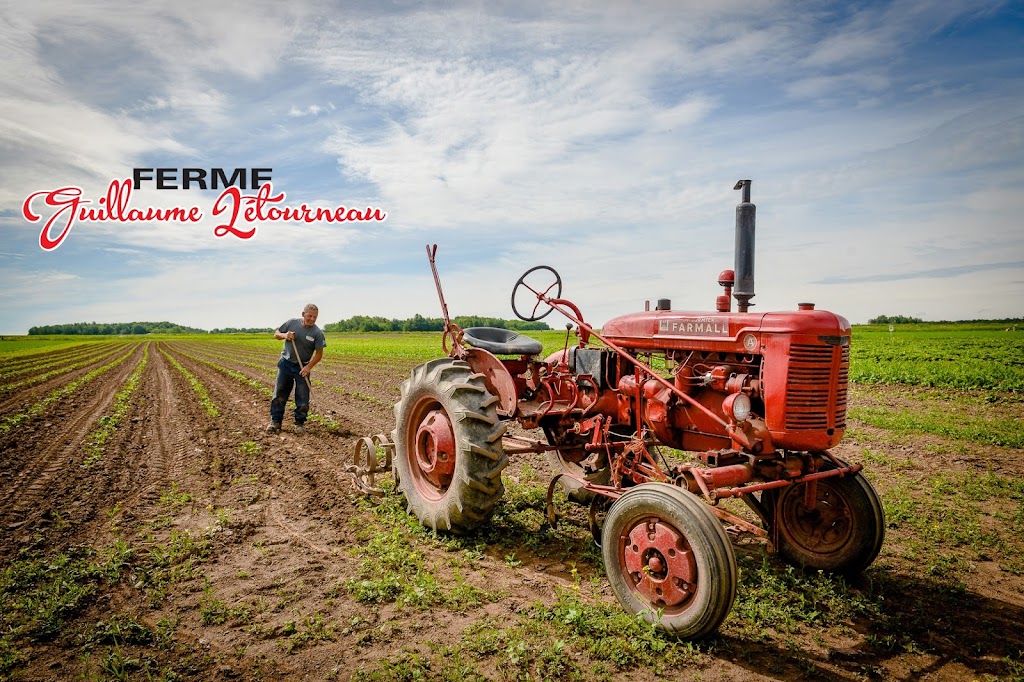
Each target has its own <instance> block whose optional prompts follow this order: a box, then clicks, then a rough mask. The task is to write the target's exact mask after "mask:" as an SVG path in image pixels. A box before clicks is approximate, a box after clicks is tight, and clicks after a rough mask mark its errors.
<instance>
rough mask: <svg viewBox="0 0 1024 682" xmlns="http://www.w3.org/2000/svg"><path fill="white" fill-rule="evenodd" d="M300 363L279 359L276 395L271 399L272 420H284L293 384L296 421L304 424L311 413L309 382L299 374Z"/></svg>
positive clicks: (278, 421)
mask: <svg viewBox="0 0 1024 682" xmlns="http://www.w3.org/2000/svg"><path fill="white" fill-rule="evenodd" d="M299 371H300V368H299V365H298V363H295V362H291V361H289V360H285V359H284V358H283V357H282V358H281V359H280V360H278V361H277V383H276V384H275V385H274V397H273V398H271V400H270V421H272V422H277V423H278V424H280V423H281V422H282V421H284V408H285V407H286V406H287V405H288V396H289V395H291V392H292V386H294V387H295V423H296V424H303V423H305V421H306V415H307V414H309V384H307V383H306V380H305V379H304V378H303V377H301V376H300V375H299Z"/></svg>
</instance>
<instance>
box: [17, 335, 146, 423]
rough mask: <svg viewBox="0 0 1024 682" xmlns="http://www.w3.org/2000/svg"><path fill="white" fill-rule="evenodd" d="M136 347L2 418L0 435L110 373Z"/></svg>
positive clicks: (44, 411) (135, 346)
mask: <svg viewBox="0 0 1024 682" xmlns="http://www.w3.org/2000/svg"><path fill="white" fill-rule="evenodd" d="M137 347H138V344H133V345H132V346H131V347H130V348H129V349H128V352H126V353H125V354H124V355H122V356H121V357H119V358H117V359H115V360H113V361H112V362H108V363H107V364H105V365H103V366H102V367H97V368H96V369H94V370H92V371H91V372H89V373H88V374H85V375H83V376H81V377H79V378H78V379H75V380H74V381H72V382H70V383H68V384H65V385H64V386H61V387H60V388H57V389H54V390H53V391H50V393H48V394H47V395H46V396H45V397H43V398H42V399H40V400H38V401H37V402H35V403H34V404H33V405H31V406H30V407H29V408H27V409H26V410H25V411H23V412H19V413H17V414H12V415H10V416H7V417H4V419H3V421H2V422H0V435H4V434H7V433H8V432H10V430H11V429H13V428H14V427H16V426H18V425H19V424H21V423H22V422H24V421H25V420H27V419H30V418H32V417H38V416H40V415H42V414H45V413H46V411H47V410H48V409H49V408H50V406H51V405H53V404H55V403H57V402H59V401H61V400H63V399H64V398H67V397H68V396H70V395H72V394H73V393H74V392H75V391H77V390H78V389H80V388H82V387H83V386H85V385H86V384H88V383H89V382H91V381H92V380H93V379H95V378H96V377H99V376H102V375H103V374H105V373H106V372H108V371H110V370H111V369H113V368H115V367H117V366H118V365H120V364H121V363H122V362H124V361H125V360H127V359H128V358H129V357H131V356H132V354H134V353H135V349H136V348H137Z"/></svg>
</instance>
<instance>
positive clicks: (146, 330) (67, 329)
mask: <svg viewBox="0 0 1024 682" xmlns="http://www.w3.org/2000/svg"><path fill="white" fill-rule="evenodd" d="M28 333H29V336H35V335H40V336H41V335H44V334H68V335H82V336H99V335H102V334H115V335H123V334H205V333H206V330H205V329H195V328H194V327H183V326H181V325H180V324H174V323H172V322H110V323H108V322H100V323H97V322H73V323H71V324H49V325H43V326H41V327H31V328H30V329H29V330H28Z"/></svg>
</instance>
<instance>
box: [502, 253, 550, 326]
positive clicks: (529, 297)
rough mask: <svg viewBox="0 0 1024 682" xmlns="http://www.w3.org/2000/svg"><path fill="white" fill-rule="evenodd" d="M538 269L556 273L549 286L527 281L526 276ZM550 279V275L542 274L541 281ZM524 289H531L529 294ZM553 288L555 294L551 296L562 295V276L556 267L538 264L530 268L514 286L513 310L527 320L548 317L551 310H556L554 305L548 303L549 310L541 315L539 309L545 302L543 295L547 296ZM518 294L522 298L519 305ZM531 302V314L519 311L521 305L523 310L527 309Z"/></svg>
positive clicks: (520, 317) (534, 320) (532, 320)
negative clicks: (517, 302) (517, 303)
mask: <svg viewBox="0 0 1024 682" xmlns="http://www.w3.org/2000/svg"><path fill="white" fill-rule="evenodd" d="M538 270H547V271H548V272H549V273H551V275H554V281H553V282H551V284H548V285H547V286H538V285H537V284H532V285H531V284H528V283H527V282H526V278H527V277H529V276H530V274H531V273H534V272H537V271H538ZM534 280H535V281H537V280H538V278H537V277H534ZM549 280H550V277H543V276H542V278H541V279H540V280H539V281H540V282H542V283H543V282H548V281H549ZM523 289H526V290H527V291H529V294H527V293H526V292H524V291H523ZM552 289H556V291H555V295H554V296H551V297H549V298H561V297H562V278H561V277H559V276H558V273H557V272H555V269H554V268H551V267H548V266H547V265H538V266H536V267H533V268H530V269H529V270H527V271H526V272H524V273H523V276H522V277H520V278H519V280H518V281H517V282H516V285H515V286H514V287H512V312H514V313H515V314H516V317H518V318H519V319H520V320H523V321H525V322H536V321H537V320H540V319H543V318H545V317H547V316H548V315H549V314H551V311H552V310H554V308H553V307H551V306H550V305H548V306H547V310H545V311H544V313H543V314H541V315H538V314H537V309H538V308H540V307H541V304H542V303H544V300H543V299H542V298H541V297H542V296H545V297H547V296H548V292H550V291H551V290H552ZM517 296H518V297H519V299H520V304H519V306H516V297H517ZM530 302H533V308H532V309H531V310H530V314H529V315H524V314H522V313H521V312H519V308H520V307H522V309H523V310H526V309H527V308H528V307H529V304H530Z"/></svg>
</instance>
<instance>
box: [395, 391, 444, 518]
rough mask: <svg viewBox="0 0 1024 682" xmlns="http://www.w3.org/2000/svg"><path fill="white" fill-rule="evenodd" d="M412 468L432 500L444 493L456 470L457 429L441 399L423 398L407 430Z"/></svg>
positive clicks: (423, 489) (413, 412)
mask: <svg viewBox="0 0 1024 682" xmlns="http://www.w3.org/2000/svg"><path fill="white" fill-rule="evenodd" d="M406 443H407V447H408V449H409V450H410V452H409V453H408V458H409V468H410V469H411V471H412V478H413V481H414V483H415V485H416V488H417V489H418V490H419V491H420V493H421V494H422V495H424V496H425V497H428V498H431V499H438V498H440V497H441V496H443V495H444V494H445V493H446V492H447V491H448V487H449V486H451V483H452V478H453V477H454V473H455V431H454V429H453V428H452V423H451V420H450V419H449V418H448V415H447V413H445V411H444V408H443V407H442V406H441V404H440V403H439V402H437V401H436V400H434V399H433V398H430V397H424V398H422V399H421V400H420V401H419V402H418V403H417V404H416V406H415V407H414V409H413V410H412V419H410V420H409V427H408V430H407V431H406Z"/></svg>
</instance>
